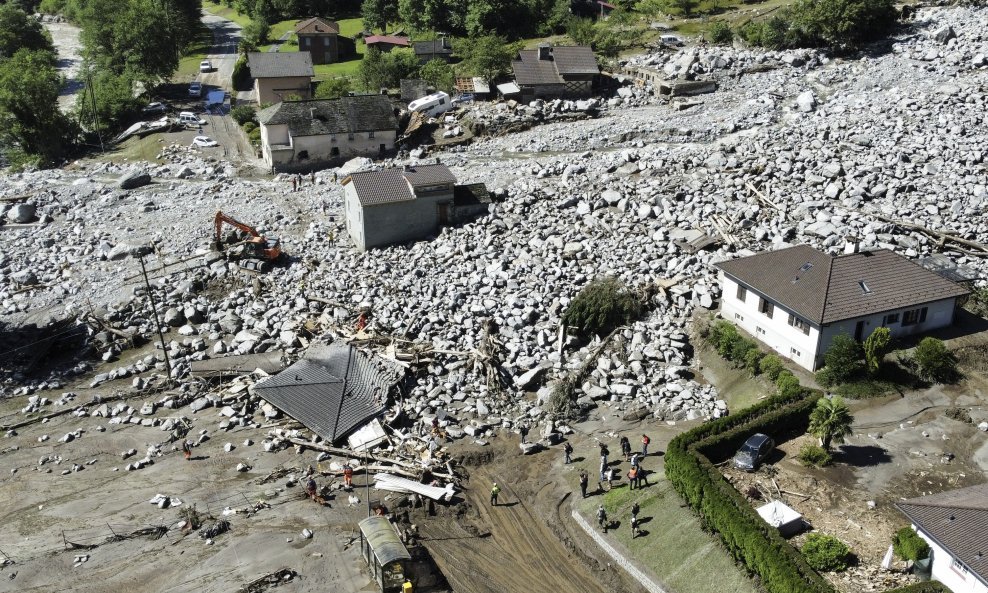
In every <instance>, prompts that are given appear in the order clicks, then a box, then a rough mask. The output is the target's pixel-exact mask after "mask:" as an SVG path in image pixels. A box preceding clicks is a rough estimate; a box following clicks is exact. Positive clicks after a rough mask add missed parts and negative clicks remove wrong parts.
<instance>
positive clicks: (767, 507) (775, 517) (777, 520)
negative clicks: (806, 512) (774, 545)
mask: <svg viewBox="0 0 988 593" xmlns="http://www.w3.org/2000/svg"><path fill="white" fill-rule="evenodd" d="M756 511H757V512H758V516H760V517H761V518H762V519H764V520H765V522H766V523H768V524H769V525H771V526H772V527H775V528H776V529H778V530H779V535H781V536H782V537H789V536H792V535H796V534H797V533H799V532H800V531H802V530H803V528H804V527H805V526H806V524H805V523H804V522H803V516H802V515H800V514H799V512H797V511H796V509H794V508H792V507H790V506H787V505H786V504H785V503H784V502H782V501H781V500H773V501H772V502H769V503H768V504H764V505H762V506H760V507H758V508H757V509H756Z"/></svg>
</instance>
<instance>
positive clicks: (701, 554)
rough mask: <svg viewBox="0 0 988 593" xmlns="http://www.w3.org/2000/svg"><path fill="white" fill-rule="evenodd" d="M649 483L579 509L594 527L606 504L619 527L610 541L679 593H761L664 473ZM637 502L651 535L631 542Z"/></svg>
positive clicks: (623, 489)
mask: <svg viewBox="0 0 988 593" xmlns="http://www.w3.org/2000/svg"><path fill="white" fill-rule="evenodd" d="M648 479H649V482H651V484H652V485H651V486H649V487H647V488H644V489H642V490H630V489H628V487H627V485H624V486H622V487H620V488H616V489H614V490H611V491H610V492H607V493H605V494H604V495H603V497H601V496H591V497H589V498H587V499H586V500H578V501H577V504H578V508H579V510H580V512H581V513H582V514H583V515H584V517H586V519H587V521H588V522H589V523H590V524H591V525H593V526H594V527H596V525H597V519H596V510H597V505H599V504H601V500H603V504H604V508H605V509H607V516H608V517H609V518H610V519H611V520H612V521H620V522H621V525H620V526H619V527H618V528H617V529H616V530H609V531H608V532H607V536H606V537H607V538H608V539H609V540H611V541H615V542H617V543H618V544H620V546H623V547H624V549H625V550H627V551H628V553H629V554H630V555H631V556H633V557H634V558H635V559H637V560H638V561H639V562H640V563H641V564H642V565H643V566H645V567H647V568H649V569H651V571H652V572H653V573H654V574H655V575H656V577H658V579H659V581H661V583H662V584H663V585H666V586H667V587H668V588H669V589H670V590H672V591H676V593H710V592H711V591H718V592H723V593H758V591H759V590H758V588H757V587H756V586H755V584H754V583H753V582H752V581H751V580H750V579H748V578H747V577H746V576H745V575H744V574H742V572H741V571H740V570H738V568H737V566H736V565H735V563H734V561H733V560H732V559H731V557H730V556H729V555H728V553H727V551H726V550H725V549H724V547H723V546H721V545H720V544H719V543H718V542H717V541H716V540H715V539H714V538H713V537H712V536H711V535H710V534H707V533H704V531H703V530H702V529H701V528H700V521H699V519H698V518H697V517H696V516H695V515H694V514H693V513H692V512H691V511H690V509H689V508H688V507H686V506H685V505H684V504H683V501H682V500H681V499H680V498H679V496H678V495H677V494H676V493H675V491H673V489H672V486H671V485H670V484H669V482H668V481H666V479H665V478H663V477H662V472H661V471H655V472H652V473H650V474H649V475H648ZM625 484H627V482H625ZM636 500H637V501H638V504H639V505H641V512H640V513H639V514H638V517H639V518H640V519H642V520H646V519H647V521H646V522H644V523H642V525H641V529H642V531H644V532H647V535H645V536H639V537H637V538H635V539H634V540H632V539H631V505H632V503H634V501H636Z"/></svg>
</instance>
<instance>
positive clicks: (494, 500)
mask: <svg viewBox="0 0 988 593" xmlns="http://www.w3.org/2000/svg"><path fill="white" fill-rule="evenodd" d="M500 492H501V488H500V487H499V486H498V485H497V482H494V486H493V487H492V488H491V506H492V507H496V506H497V495H498V494H500Z"/></svg>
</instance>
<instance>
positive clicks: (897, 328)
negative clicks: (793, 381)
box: [715, 245, 970, 371]
mask: <svg viewBox="0 0 988 593" xmlns="http://www.w3.org/2000/svg"><path fill="white" fill-rule="evenodd" d="M715 266H716V267H717V268H719V270H720V287H721V293H722V295H721V314H722V315H723V317H724V319H727V320H728V321H731V322H734V323H735V324H737V325H738V326H739V327H741V328H742V329H744V330H745V331H747V332H748V333H750V334H751V335H753V336H754V337H755V338H757V339H758V340H759V341H761V342H763V343H764V344H765V345H766V346H768V347H770V348H771V349H773V350H775V351H776V352H778V353H779V354H781V355H782V356H784V357H787V358H789V359H791V360H793V361H794V362H795V363H797V364H799V365H800V366H802V367H803V368H806V369H808V370H810V371H815V370H816V369H817V368H819V367H820V366H822V364H823V355H824V354H825V353H826V352H827V349H829V348H830V344H831V342H832V341H833V339H834V337H836V336H838V335H840V334H847V335H849V336H851V337H853V338H854V339H855V340H858V341H862V340H864V339H865V338H867V337H868V335H870V334H871V332H872V331H874V329H875V328H877V327H888V328H889V329H890V330H891V332H892V336H893V337H901V336H906V335H911V334H919V333H923V332H926V331H930V330H933V329H936V328H940V327H945V326H948V325H950V324H952V323H953V321H954V309H955V308H956V307H957V305H958V300H959V299H962V298H963V297H965V296H967V295H968V294H969V292H970V291H968V290H967V289H966V288H964V287H962V286H960V285H958V284H955V283H954V282H951V281H950V280H947V279H946V278H943V277H941V276H940V275H938V274H936V273H934V272H931V271H930V270H927V269H926V268H924V267H922V266H920V265H919V264H917V263H916V262H914V261H911V260H909V259H906V258H905V257H903V256H901V255H898V254H896V253H893V252H892V251H888V250H885V249H882V250H878V251H863V252H854V253H849V254H845V255H841V256H838V257H832V256H831V255H829V254H827V253H823V252H821V251H817V250H816V249H814V248H812V247H810V246H809V245H797V246H795V247H789V248H786V249H779V250H777V251H768V252H764V253H759V254H757V255H751V256H749V257H742V258H739V259H734V260H731V261H724V262H720V263H717V264H715Z"/></svg>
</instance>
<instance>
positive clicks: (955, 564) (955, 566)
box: [950, 558, 967, 579]
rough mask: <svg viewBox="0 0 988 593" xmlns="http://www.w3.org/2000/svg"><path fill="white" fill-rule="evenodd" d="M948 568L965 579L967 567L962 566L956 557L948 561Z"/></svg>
mask: <svg viewBox="0 0 988 593" xmlns="http://www.w3.org/2000/svg"><path fill="white" fill-rule="evenodd" d="M950 569H951V570H953V571H954V572H956V573H957V574H959V575H961V577H963V578H965V579H966V578H967V567H966V566H964V563H963V562H961V561H960V560H958V559H957V558H954V559H953V561H952V562H951V563H950Z"/></svg>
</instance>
